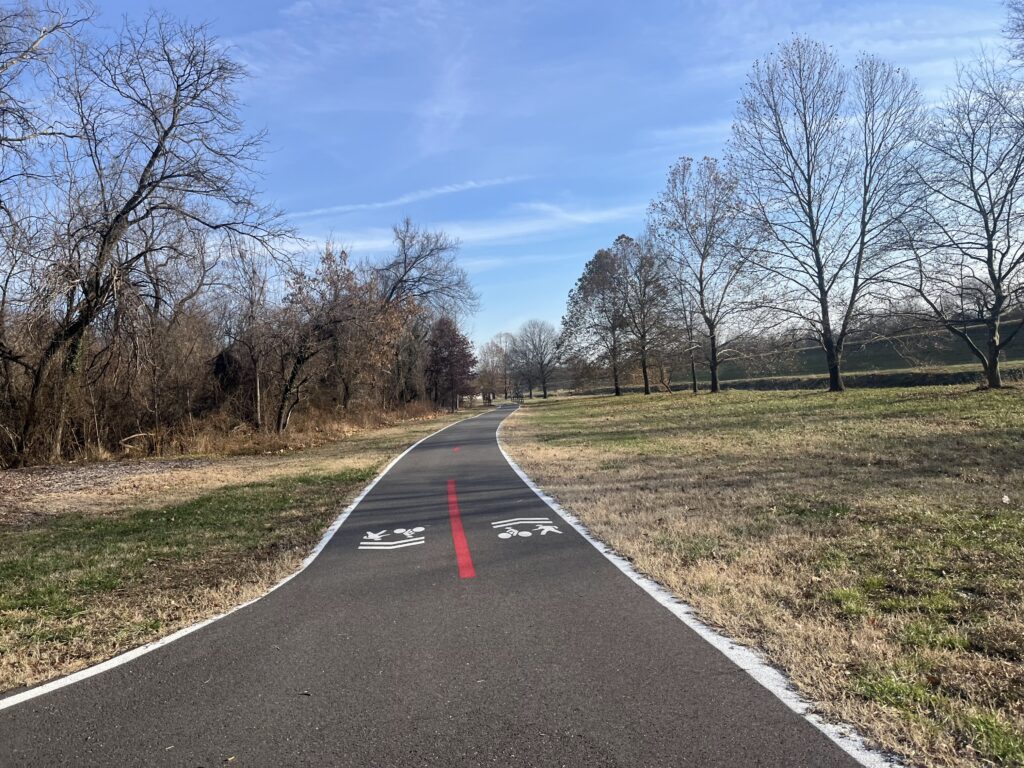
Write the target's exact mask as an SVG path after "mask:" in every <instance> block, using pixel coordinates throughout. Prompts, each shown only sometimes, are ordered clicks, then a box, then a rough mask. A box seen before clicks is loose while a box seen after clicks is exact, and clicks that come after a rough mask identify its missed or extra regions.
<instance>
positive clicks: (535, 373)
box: [514, 320, 558, 398]
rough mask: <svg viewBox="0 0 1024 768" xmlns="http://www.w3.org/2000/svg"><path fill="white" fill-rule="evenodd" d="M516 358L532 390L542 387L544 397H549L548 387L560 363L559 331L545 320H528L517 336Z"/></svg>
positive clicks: (531, 394) (531, 392) (531, 391)
mask: <svg viewBox="0 0 1024 768" xmlns="http://www.w3.org/2000/svg"><path fill="white" fill-rule="evenodd" d="M514 357H515V359H516V360H518V362H519V370H520V373H521V375H522V377H523V379H524V380H525V381H526V382H527V385H528V386H529V388H530V396H531V397H532V396H533V387H534V386H535V385H540V388H541V394H542V396H543V397H545V398H546V397H547V396H548V387H549V386H550V384H551V377H552V375H553V374H554V372H555V364H556V363H557V362H558V331H557V330H555V326H553V325H552V324H551V323H549V322H547V321H545V320H527V321H526V322H525V323H523V326H522V327H521V328H520V329H519V332H518V333H517V334H516V336H515V352H514Z"/></svg>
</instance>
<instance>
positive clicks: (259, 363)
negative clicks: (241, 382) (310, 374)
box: [224, 244, 273, 430]
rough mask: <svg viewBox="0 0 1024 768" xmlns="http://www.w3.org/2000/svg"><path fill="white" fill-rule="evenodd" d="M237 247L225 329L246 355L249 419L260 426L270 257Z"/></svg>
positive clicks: (229, 272) (231, 264)
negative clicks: (249, 393)
mask: <svg viewBox="0 0 1024 768" xmlns="http://www.w3.org/2000/svg"><path fill="white" fill-rule="evenodd" d="M232 245H233V247H235V248H237V249H238V252H237V253H236V255H235V258H233V259H231V260H230V262H229V264H228V266H227V275H226V277H227V288H228V305H227V308H226V309H227V312H226V317H225V320H224V326H225V328H224V331H225V335H226V336H227V338H228V340H229V341H230V342H231V344H233V345H235V346H237V347H238V348H239V349H241V350H242V351H243V353H244V355H245V357H246V362H247V363H248V366H249V375H250V376H251V379H252V381H251V401H250V404H251V410H250V420H251V422H252V425H253V426H254V427H255V428H256V429H258V430H259V429H263V392H264V386H265V385H264V377H265V375H266V371H265V367H266V361H267V357H268V356H269V351H270V350H269V343H270V336H271V332H270V331H271V329H270V327H269V323H270V295H269V294H270V280H271V269H272V266H271V265H272V263H273V261H272V260H271V259H270V258H268V257H267V256H266V254H263V253H261V252H259V251H256V250H253V249H247V248H245V246H244V244H232Z"/></svg>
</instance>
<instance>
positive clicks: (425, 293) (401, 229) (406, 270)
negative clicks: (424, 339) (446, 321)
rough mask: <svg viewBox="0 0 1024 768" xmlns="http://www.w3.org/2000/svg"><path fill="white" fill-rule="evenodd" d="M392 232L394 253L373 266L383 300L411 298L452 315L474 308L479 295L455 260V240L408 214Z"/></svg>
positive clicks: (456, 251) (442, 312)
mask: <svg viewBox="0 0 1024 768" xmlns="http://www.w3.org/2000/svg"><path fill="white" fill-rule="evenodd" d="M394 235H395V254H394V256H393V257H392V258H390V259H388V260H387V261H385V262H384V263H383V264H381V265H379V266H377V267H376V268H375V271H376V273H377V275H378V277H379V279H380V286H381V290H382V293H383V297H384V301H385V302H386V303H395V302H398V301H402V300H412V301H415V302H417V303H419V304H422V305H424V306H428V307H430V308H431V309H433V310H435V311H437V312H439V313H441V314H448V315H452V316H455V317H457V316H459V315H461V314H464V313H466V312H471V311H473V310H475V309H476V307H477V305H478V303H479V299H478V297H477V295H476V292H475V291H474V290H473V286H472V285H471V283H470V281H469V276H468V275H467V274H466V271H465V270H464V269H462V267H460V266H459V265H458V262H457V256H458V252H459V241H458V240H455V239H454V238H452V237H449V236H448V235H447V234H445V233H444V232H440V231H437V232H431V231H429V230H425V229H421V228H419V227H417V226H416V225H415V224H413V223H412V220H411V219H408V218H407V219H405V220H404V221H403V222H402V223H401V224H400V225H398V226H396V227H394Z"/></svg>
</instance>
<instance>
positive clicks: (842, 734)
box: [494, 408, 905, 768]
mask: <svg viewBox="0 0 1024 768" xmlns="http://www.w3.org/2000/svg"><path fill="white" fill-rule="evenodd" d="M514 410H518V408H516V409H514ZM504 424H505V421H504V420H502V421H501V423H499V424H498V428H497V429H496V430H495V433H494V436H495V439H496V441H497V443H498V450H499V451H501V455H502V456H504V457H505V461H507V462H508V464H509V466H510V467H512V469H513V470H515V473H516V474H517V475H519V479H520V480H522V481H523V482H524V483H526V485H527V486H528V487H529V488H530V490H532V491H533V492H534V493H535V494H537V496H538V497H539V498H540V500H541V501H543V502H544V503H545V504H547V505H548V506H549V507H550V508H551V509H552V510H554V511H555V513H557V514H558V515H559V516H560V517H561V518H562V519H563V520H565V522H566V523H568V524H569V525H571V526H572V527H573V528H574V529H576V532H577V533H578V534H580V536H582V537H583V538H584V539H586V540H587V541H588V542H590V543H591V544H592V545H593V547H594V549H596V550H597V551H598V552H600V553H601V554H602V555H604V556H605V557H606V558H607V559H608V560H610V561H611V563H612V564H613V565H614V566H615V567H616V568H618V569H619V570H620V571H622V572H623V573H624V574H625V575H626V576H628V577H629V578H630V579H631V580H632V581H633V582H634V583H635V584H636V585H637V586H639V587H640V588H641V589H642V590H644V592H646V593H647V594H648V595H650V596H651V597H653V598H654V599H655V600H657V601H658V602H659V603H661V604H662V605H663V606H664V607H665V608H667V609H668V610H669V611H671V612H672V613H673V614H674V615H675V617H676V618H677V619H679V620H680V621H682V622H683V623H684V624H686V626H688V627H689V628H690V629H692V630H693V631H694V632H696V633H697V634H698V635H700V636H701V638H703V639H704V640H706V641H707V642H708V643H710V644H711V645H713V646H714V647H715V648H716V649H717V650H718V651H719V652H721V653H722V654H723V655H724V656H725V657H726V658H727V659H729V661H731V662H732V663H733V664H735V665H736V666H738V667H739V668H740V669H742V670H743V671H744V672H746V673H747V674H748V675H750V676H751V677H752V678H754V680H756V681H757V682H758V683H760V684H761V685H762V686H763V687H764V688H766V689H768V691H769V692H771V693H772V694H773V695H774V696H775V697H776V698H777V699H779V700H780V701H781V702H782V703H783V704H785V705H786V706H787V707H789V708H790V709H791V710H793V711H794V712H796V713H797V714H798V715H800V716H802V717H803V718H804V719H805V720H807V721H808V722H809V723H810V724H811V725H813V726H814V727H815V728H817V729H818V730H819V731H821V732H822V733H823V734H825V736H827V737H828V738H829V739H830V740H831V741H832V742H834V743H835V744H836V745H837V746H838V747H839V748H840V749H842V750H843V751H844V752H846V753H847V754H848V755H850V756H851V757H852V758H854V759H855V760H857V762H859V763H860V764H861V765H863V766H867V768H894V767H896V768H902V767H903V766H904V765H905V764H904V763H902V762H900V761H899V760H897V759H896V758H895V757H893V756H890V755H887V754H883V753H882V752H879V751H878V750H875V749H872V748H871V747H870V746H868V744H867V742H866V741H865V740H864V737H863V736H861V735H860V734H859V733H857V730H856V729H855V728H854V727H853V726H852V725H847V724H842V725H836V724H834V723H830V722H828V721H826V720H824V719H823V718H822V717H821V716H820V715H818V714H816V713H815V712H814V708H813V705H812V704H811V703H810V702H809V701H808V700H807V699H805V698H804V697H803V696H801V695H800V694H799V692H797V690H796V689H795V688H794V687H793V684H792V683H791V682H790V681H789V679H788V678H787V677H786V675H785V674H784V673H783V672H781V671H780V670H778V669H776V668H775V667H773V666H772V665H771V664H769V663H768V662H767V661H766V660H765V658H764V656H763V655H762V654H761V653H759V652H758V651H755V650H754V649H752V648H748V647H746V646H744V645H740V644H738V643H735V642H733V641H732V640H730V639H729V638H727V637H725V636H724V635H721V634H719V633H718V632H716V631H715V630H714V629H712V628H711V627H709V626H708V625H707V624H705V623H704V622H702V621H701V620H700V619H699V618H697V614H696V612H695V611H694V610H693V608H692V607H690V606H689V605H688V604H686V603H684V602H683V601H682V600H680V599H679V598H678V597H676V596H675V595H673V594H672V593H671V592H669V591H668V590H667V589H666V588H665V587H663V586H662V585H661V584H659V583H658V582H656V581H654V579H652V578H650V577H648V576H645V575H643V574H642V573H640V572H639V571H637V570H636V569H635V568H633V565H632V563H630V562H629V561H628V560H626V558H624V557H622V556H621V555H619V554H618V553H617V552H615V551H614V550H613V549H612V548H611V547H609V546H608V545H607V544H605V543H604V542H602V541H600V540H599V539H597V538H595V537H594V536H593V534H591V533H590V531H589V530H588V529H587V527H586V526H585V525H584V524H583V523H582V522H581V521H580V520H579V518H577V517H576V516H575V515H574V514H572V513H571V512H569V511H568V510H566V509H565V508H564V507H562V505H561V504H559V503H558V502H557V501H555V499H553V498H552V497H551V496H548V495H547V494H546V493H545V492H544V491H542V490H541V489H540V488H539V487H538V486H537V484H536V483H535V482H533V480H531V479H530V477H529V476H528V475H527V474H526V473H525V472H524V471H523V470H522V468H521V467H520V466H519V465H518V464H516V462H515V460H514V459H513V458H512V457H511V456H509V455H508V453H507V452H506V451H505V447H504V446H503V445H502V444H501V428H502V427H503V426H504Z"/></svg>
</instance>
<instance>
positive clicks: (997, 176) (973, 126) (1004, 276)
mask: <svg viewBox="0 0 1024 768" xmlns="http://www.w3.org/2000/svg"><path fill="white" fill-rule="evenodd" d="M921 140H922V144H923V146H924V148H925V157H924V159H923V161H922V162H921V163H920V165H919V171H918V173H917V176H916V178H917V181H918V183H919V184H920V186H921V187H922V189H923V190H924V197H923V199H922V201H921V204H920V206H918V207H917V208H916V209H915V211H914V213H915V215H914V216H913V217H912V218H908V219H907V221H906V226H905V228H904V235H905V243H906V246H907V249H908V253H909V258H908V261H907V263H906V265H905V269H902V270H901V271H900V273H899V274H898V275H897V277H896V279H895V281H896V282H898V284H900V285H901V286H903V287H904V288H907V289H909V291H910V293H911V295H912V296H913V297H915V298H916V299H917V300H918V301H919V302H920V303H921V304H922V305H923V308H924V310H925V312H926V313H929V314H931V315H933V316H934V317H935V318H937V319H938V320H939V321H940V322H941V323H942V324H943V325H944V326H945V327H946V328H947V329H948V330H949V331H950V332H951V333H952V334H953V335H954V336H956V337H957V338H959V339H961V340H962V341H963V342H964V343H965V344H966V345H967V347H968V349H969V350H970V351H971V353H972V354H973V355H974V356H975V357H976V358H978V360H979V361H980V362H981V365H982V369H983V371H984V374H985V378H986V381H987V382H988V385H989V386H990V387H993V388H998V387H1000V386H1002V376H1001V373H1000V369H999V357H1000V354H1001V353H1002V351H1003V350H1004V349H1005V348H1006V346H1007V345H1008V344H1010V342H1011V341H1012V340H1013V339H1014V337H1015V336H1016V335H1017V333H1019V332H1020V329H1021V327H1022V325H1024V314H1022V313H1024V97H1022V94H1021V90H1020V84H1019V83H1018V82H1016V81H1015V80H1013V79H1012V78H1011V77H1010V75H1009V74H1008V72H1006V71H1005V70H1003V69H1002V68H1000V67H999V66H997V65H996V64H995V63H993V62H991V61H980V62H977V63H976V64H975V65H974V66H973V67H968V68H963V69H961V70H960V72H959V74H958V77H957V82H956V85H954V86H953V87H952V88H950V89H949V91H948V93H947V96H946V101H945V103H944V104H943V105H942V106H941V107H939V108H938V109H937V110H936V112H935V114H934V117H933V119H932V120H931V122H930V123H929V125H928V128H927V129H926V130H925V131H924V132H923V135H922V139H921ZM978 325H980V326H982V327H983V328H984V340H983V341H981V342H979V341H976V340H975V339H974V338H973V337H972V335H971V329H972V327H975V326H978Z"/></svg>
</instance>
